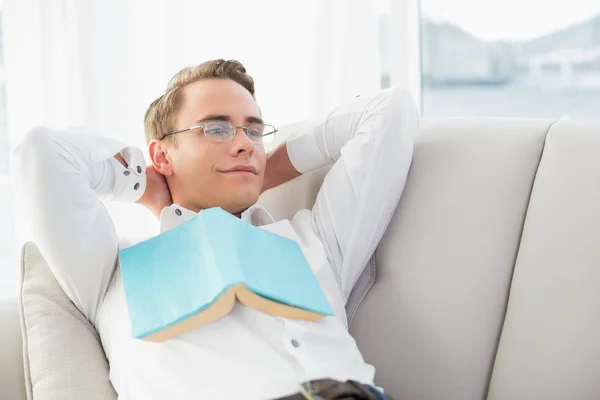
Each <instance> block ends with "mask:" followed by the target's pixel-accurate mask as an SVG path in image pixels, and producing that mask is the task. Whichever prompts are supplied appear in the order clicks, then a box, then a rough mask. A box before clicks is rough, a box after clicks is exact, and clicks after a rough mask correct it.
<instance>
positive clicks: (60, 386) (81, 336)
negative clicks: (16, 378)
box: [20, 243, 117, 400]
mask: <svg viewBox="0 0 600 400" xmlns="http://www.w3.org/2000/svg"><path fill="white" fill-rule="evenodd" d="M21 278H22V279H21V295H20V307H21V319H22V327H23V328H22V329H23V349H24V366H25V385H26V389H27V396H28V398H30V399H32V398H33V399H35V400H55V399H56V400H58V399H60V400H68V399H73V400H80V399H87V400H96V399H97V400H112V399H116V398H117V396H116V393H115V391H114V389H113V387H112V385H111V383H110V381H109V380H108V362H107V360H106V357H105V355H104V351H103V349H102V345H101V343H100V339H99V337H98V334H97V332H96V330H95V329H94V327H93V326H92V324H91V323H90V322H89V321H88V320H87V319H86V318H85V317H84V316H83V314H81V312H80V311H79V310H78V309H77V308H76V307H75V305H74V304H73V303H72V302H71V300H69V298H68V297H67V296H66V295H65V293H64V292H63V290H62V288H61V287H60V286H59V284H58V282H57V281H56V279H55V278H54V275H53V274H52V272H51V271H50V268H49V267H48V265H47V264H46V262H45V261H44V259H43V257H42V255H41V254H40V252H39V251H38V249H37V247H36V246H35V245H34V244H32V243H27V244H26V245H25V246H24V249H23V255H22V260H21Z"/></svg>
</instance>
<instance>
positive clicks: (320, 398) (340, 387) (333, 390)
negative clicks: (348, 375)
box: [275, 379, 393, 400]
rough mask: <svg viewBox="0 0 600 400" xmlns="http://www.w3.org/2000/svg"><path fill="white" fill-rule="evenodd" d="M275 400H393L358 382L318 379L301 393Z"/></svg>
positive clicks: (309, 383) (307, 385) (306, 385)
mask: <svg viewBox="0 0 600 400" xmlns="http://www.w3.org/2000/svg"><path fill="white" fill-rule="evenodd" d="M275 400H393V399H392V398H390V397H387V396H385V395H384V394H383V393H381V392H380V391H378V390H377V389H375V388H374V387H371V386H366V385H363V384H361V383H358V382H356V381H346V382H340V381H336V380H333V379H318V380H314V381H310V382H305V383H303V384H302V385H301V388H300V392H298V393H297V394H293V395H291V396H286V397H281V398H279V399H275Z"/></svg>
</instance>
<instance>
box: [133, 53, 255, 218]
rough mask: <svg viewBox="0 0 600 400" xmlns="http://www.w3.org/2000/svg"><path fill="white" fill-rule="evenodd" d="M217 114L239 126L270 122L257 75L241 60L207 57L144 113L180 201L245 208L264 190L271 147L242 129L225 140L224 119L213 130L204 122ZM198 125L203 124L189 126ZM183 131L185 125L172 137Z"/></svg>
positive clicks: (159, 161)
mask: <svg viewBox="0 0 600 400" xmlns="http://www.w3.org/2000/svg"><path fill="white" fill-rule="evenodd" d="M215 120H220V121H224V122H229V123H231V124H232V125H236V126H248V125H251V124H252V123H255V122H260V121H262V119H261V113H260V109H259V107H258V105H257V104H256V101H255V99H254V81H253V80H252V78H251V77H250V75H248V74H247V73H246V70H245V68H244V66H243V65H242V64H240V63H239V62H237V61H225V60H213V61H207V62H204V63H202V64H200V65H198V66H195V67H190V68H185V69H183V70H181V71H179V72H178V73H177V74H176V75H175V76H174V77H173V78H172V79H171V81H170V82H169V85H168V87H167V90H166V91H165V93H164V94H163V95H162V96H160V97H159V98H158V99H156V100H155V101H154V102H152V104H151V105H150V107H149V108H148V110H147V111H146V116H145V118H144V128H145V132H146V141H147V143H148V146H149V152H150V158H151V160H152V163H153V164H154V166H155V168H156V170H157V171H158V172H160V173H161V174H163V175H164V176H165V177H166V180H167V183H168V185H169V189H170V191H171V196H172V198H173V201H174V202H175V203H177V204H179V205H181V206H183V207H186V208H188V209H191V210H194V211H199V210H201V209H205V208H209V207H221V208H223V209H224V210H226V211H229V212H231V213H234V214H238V213H240V212H242V211H244V210H245V209H247V208H248V207H250V206H251V205H252V204H254V203H255V202H256V201H257V199H258V196H259V195H260V191H261V187H262V182H263V176H264V170H265V164H266V156H265V150H264V146H263V145H262V144H261V143H260V140H258V141H257V140H256V139H257V138H256V137H255V138H254V140H253V138H251V137H249V136H248V135H246V134H245V132H244V130H242V129H236V130H235V132H236V134H235V136H233V137H232V138H231V140H229V141H222V140H223V137H224V135H222V134H220V132H222V130H220V129H219V125H217V129H214V130H213V131H212V132H213V133H215V134H213V135H211V132H209V131H208V130H207V129H205V127H204V126H205V124H206V122H207V121H215ZM198 125H201V126H203V127H202V128H196V129H191V130H185V129H187V128H190V127H194V126H198ZM220 126H221V127H226V126H227V124H225V125H223V124H221V125H220ZM179 130H184V131H182V132H179V133H176V134H170V135H167V136H165V134H168V133H171V132H175V131H179ZM215 138H217V139H218V140H216V139H215ZM242 170H246V171H242ZM247 170H250V172H248V171H247Z"/></svg>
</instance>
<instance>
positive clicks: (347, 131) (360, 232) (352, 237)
mask: <svg viewBox="0 0 600 400" xmlns="http://www.w3.org/2000/svg"><path fill="white" fill-rule="evenodd" d="M418 124H419V115H418V112H417V109H416V106H415V104H414V102H413V100H412V98H411V97H410V95H409V94H408V93H407V92H405V91H403V90H401V89H398V88H390V89H386V90H383V91H380V92H378V93H376V94H374V95H371V96H365V97H359V98H357V99H354V100H353V101H351V102H349V103H346V104H344V105H341V106H339V107H338V108H336V109H335V110H334V111H333V112H332V113H331V114H330V115H329V116H328V117H327V118H325V119H323V120H322V121H320V122H318V123H316V124H313V125H306V128H307V131H306V132H304V133H303V134H300V135H298V134H297V133H296V132H294V133H292V136H295V137H293V138H292V139H290V140H289V141H288V142H287V150H288V154H289V157H290V161H291V162H292V165H294V167H295V168H296V169H297V170H298V171H299V172H301V173H305V172H308V171H311V170H314V169H317V168H320V167H324V166H327V165H331V164H333V166H332V168H331V169H330V170H329V172H328V173H327V175H326V177H325V180H324V182H323V185H322V187H321V189H320V191H319V193H318V195H317V199H316V203H315V205H314V207H313V209H312V223H313V229H314V231H315V233H316V234H317V236H318V237H319V238H320V240H321V242H322V243H323V245H324V247H325V251H326V253H327V256H328V258H329V261H330V263H331V265H332V266H333V268H334V273H335V274H336V277H337V279H338V283H339V284H340V286H341V288H342V291H343V293H344V295H345V296H346V300H348V297H349V295H350V292H351V291H352V288H353V287H354V285H355V284H356V281H357V280H358V278H359V277H360V275H361V273H362V272H363V270H364V268H365V266H366V265H367V263H368V261H369V259H370V258H371V257H372V255H373V253H374V251H375V249H376V248H377V245H378V244H379V241H380V240H381V237H382V236H383V234H384V232H385V230H386V228H387V226H388V224H389V221H390V219H391V217H392V214H393V213H394V210H395V208H396V205H397V203H398V201H399V199H400V196H401V194H402V192H403V190H404V186H405V183H406V178H407V175H408V171H409V169H410V165H411V162H412V154H413V143H414V136H415V135H416V133H417V130H418Z"/></svg>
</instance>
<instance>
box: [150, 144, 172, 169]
mask: <svg viewBox="0 0 600 400" xmlns="http://www.w3.org/2000/svg"><path fill="white" fill-rule="evenodd" d="M148 152H149V153H150V160H151V161H152V164H153V165H154V168H155V169H156V170H157V171H158V172H160V173H161V174H163V175H164V176H171V175H173V164H172V163H171V160H170V158H169V147H168V146H167V145H166V144H165V143H163V142H161V141H160V140H156V139H153V140H152V141H151V142H150V145H149V146H148Z"/></svg>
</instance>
